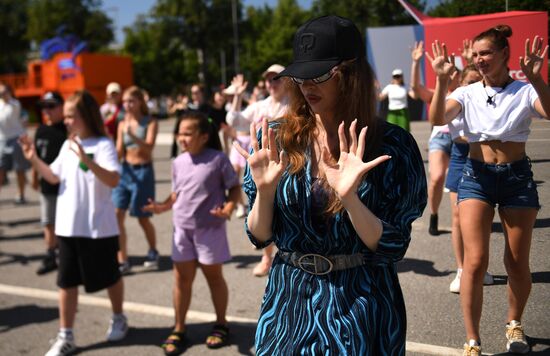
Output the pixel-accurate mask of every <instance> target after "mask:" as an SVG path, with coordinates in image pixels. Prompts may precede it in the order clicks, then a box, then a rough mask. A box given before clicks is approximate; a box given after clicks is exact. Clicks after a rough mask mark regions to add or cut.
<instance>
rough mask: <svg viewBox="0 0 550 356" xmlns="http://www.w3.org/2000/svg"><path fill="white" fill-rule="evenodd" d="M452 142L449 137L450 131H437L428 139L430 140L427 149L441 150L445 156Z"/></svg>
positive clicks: (449, 152) (449, 151) (448, 152)
mask: <svg viewBox="0 0 550 356" xmlns="http://www.w3.org/2000/svg"><path fill="white" fill-rule="evenodd" d="M452 144H453V140H452V139H451V134H450V133H448V132H438V133H437V134H436V135H435V136H434V137H432V138H431V139H430V142H428V151H430V152H432V151H443V152H445V153H446V154H447V156H450V155H451V146H452Z"/></svg>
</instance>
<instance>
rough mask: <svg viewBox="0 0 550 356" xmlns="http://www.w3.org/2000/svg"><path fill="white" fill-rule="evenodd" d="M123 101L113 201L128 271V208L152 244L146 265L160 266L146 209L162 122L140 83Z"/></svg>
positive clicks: (122, 261) (121, 260)
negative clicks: (152, 112) (153, 113)
mask: <svg viewBox="0 0 550 356" xmlns="http://www.w3.org/2000/svg"><path fill="white" fill-rule="evenodd" d="M122 102H123V105H124V110H125V112H126V115H125V117H124V120H123V121H121V122H120V124H119V125H118V132H117V140H116V148H117V153H118V157H119V159H121V160H122V173H121V176H120V182H119V184H118V186H117V187H116V188H115V189H114V190H113V202H114V204H115V207H116V215H117V221H118V225H119V228H120V251H119V255H118V257H119V263H120V270H121V272H122V273H123V274H125V273H129V272H130V269H131V266H130V262H129V261H128V247H127V246H128V238H127V234H126V228H125V227H124V220H125V218H126V212H127V211H128V210H129V212H130V216H133V217H136V218H137V219H138V222H139V225H140V226H141V228H142V229H143V232H144V233H145V238H146V239H147V243H148V245H149V251H148V253H147V257H146V260H145V262H144V266H145V267H146V268H157V267H158V260H159V253H158V251H157V246H156V234H155V227H154V225H153V224H152V223H151V219H150V217H151V215H152V214H151V213H149V212H146V211H143V210H142V207H143V206H144V205H146V204H147V202H148V201H149V199H153V200H154V199H155V171H154V168H153V149H154V147H155V140H156V137H157V132H158V123H157V121H156V120H155V119H154V118H152V117H151V116H150V115H149V109H148V107H147V103H146V102H145V99H144V97H143V91H142V90H141V89H140V88H138V87H137V86H132V87H130V88H128V89H126V90H125V91H124V95H123V97H122Z"/></svg>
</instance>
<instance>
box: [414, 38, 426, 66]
mask: <svg viewBox="0 0 550 356" xmlns="http://www.w3.org/2000/svg"><path fill="white" fill-rule="evenodd" d="M423 55H424V42H423V41H419V42H415V43H414V47H413V49H412V50H411V58H412V60H413V62H418V61H419V60H420V59H421V58H422V56H423Z"/></svg>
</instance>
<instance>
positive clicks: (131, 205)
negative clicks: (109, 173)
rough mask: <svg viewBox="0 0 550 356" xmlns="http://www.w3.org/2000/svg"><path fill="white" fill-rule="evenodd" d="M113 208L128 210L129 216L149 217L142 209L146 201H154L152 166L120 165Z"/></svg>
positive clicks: (149, 164) (149, 214)
mask: <svg viewBox="0 0 550 356" xmlns="http://www.w3.org/2000/svg"><path fill="white" fill-rule="evenodd" d="M112 197H113V203H114V205H115V208H118V209H123V210H129V212H130V216H135V217H149V216H151V215H152V214H151V213H148V212H145V211H143V210H142V208H143V207H144V206H145V205H147V203H148V200H149V199H151V200H155V171H154V170H153V164H151V163H147V164H140V165H130V164H128V163H126V162H125V163H123V164H122V174H121V175H120V182H119V183H118V185H117V186H116V188H115V189H113V193H112Z"/></svg>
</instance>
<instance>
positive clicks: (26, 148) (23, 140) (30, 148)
mask: <svg viewBox="0 0 550 356" xmlns="http://www.w3.org/2000/svg"><path fill="white" fill-rule="evenodd" d="M18 141H19V145H20V146H21V149H22V150H23V155H24V156H25V158H26V159H27V161H31V160H32V159H33V158H34V157H35V156H36V149H35V148H34V143H33V142H32V140H31V139H30V137H29V136H28V135H22V136H21V137H19V140H18Z"/></svg>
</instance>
